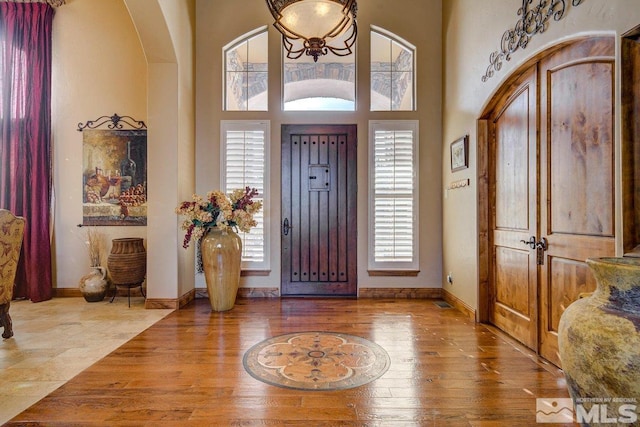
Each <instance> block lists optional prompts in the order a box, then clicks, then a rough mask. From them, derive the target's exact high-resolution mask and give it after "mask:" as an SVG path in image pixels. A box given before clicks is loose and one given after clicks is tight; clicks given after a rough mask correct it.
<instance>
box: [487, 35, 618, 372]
mask: <svg viewBox="0 0 640 427" xmlns="http://www.w3.org/2000/svg"><path fill="white" fill-rule="evenodd" d="M614 76H615V72H614V40H613V38H590V39H586V40H581V41H576V42H574V43H571V44H569V45H566V46H564V47H562V48H560V49H556V50H554V52H553V53H551V54H549V55H548V56H546V57H543V58H542V59H540V60H539V62H537V63H536V64H534V65H532V66H530V67H529V68H528V69H526V70H525V71H524V72H523V73H522V74H521V75H520V76H519V78H518V79H517V80H515V81H513V82H511V83H509V84H508V86H506V87H504V88H503V89H502V91H501V92H499V94H498V95H497V96H496V98H495V103H494V105H493V108H492V111H491V112H490V114H489V115H488V117H487V121H486V123H487V127H488V140H489V150H488V160H489V165H488V184H489V191H488V198H489V206H490V212H489V215H488V219H489V227H488V230H489V233H488V239H489V251H490V255H489V288H490V291H489V298H490V304H489V320H490V322H491V323H492V324H494V325H495V326H497V327H499V328H500V329H502V330H503V331H505V332H506V333H508V334H509V335H511V336H512V337H514V338H516V339H517V340H519V341H520V342H522V343H524V344H525V345H527V346H528V347H530V348H531V349H533V350H535V351H537V352H538V353H539V354H540V355H541V356H543V357H544V358H546V359H547V360H549V361H551V362H553V363H555V364H557V365H560V360H559V356H558V342H557V328H558V322H559V320H560V316H561V315H562V313H563V311H564V310H565V309H566V307H567V306H568V305H569V304H571V303H572V302H573V301H575V300H576V299H577V298H578V297H579V294H580V293H582V292H589V291H592V290H594V289H595V279H594V278H593V277H592V275H591V273H590V271H589V269H588V267H587V265H586V264H585V260H586V259H587V258H591V257H599V256H612V255H614V253H615V246H614V245H615V241H614V240H615V215H614V195H615V179H614V171H615V168H614V154H615V150H614V109H613V107H614V99H615V98H614Z"/></svg>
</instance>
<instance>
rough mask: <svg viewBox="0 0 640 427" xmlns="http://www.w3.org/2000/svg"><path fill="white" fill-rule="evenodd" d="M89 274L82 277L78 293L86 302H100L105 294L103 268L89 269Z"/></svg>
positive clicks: (104, 271)
mask: <svg viewBox="0 0 640 427" xmlns="http://www.w3.org/2000/svg"><path fill="white" fill-rule="evenodd" d="M91 270H92V271H91V273H89V274H87V275H86V276H82V278H81V279H80V283H79V288H80V292H82V296H83V297H84V299H85V300H86V301H87V302H99V301H102V300H103V299H104V297H105V295H106V294H107V281H106V280H105V276H106V275H107V272H106V270H105V269H104V267H91Z"/></svg>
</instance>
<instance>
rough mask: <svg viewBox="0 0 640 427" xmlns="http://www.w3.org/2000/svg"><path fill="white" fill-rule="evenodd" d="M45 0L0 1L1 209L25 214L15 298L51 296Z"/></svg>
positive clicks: (48, 11) (48, 20) (48, 16)
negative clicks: (28, 0) (26, 1)
mask: <svg viewBox="0 0 640 427" xmlns="http://www.w3.org/2000/svg"><path fill="white" fill-rule="evenodd" d="M53 15H54V11H53V8H52V7H51V6H49V5H48V4H46V3H38V2H34V3H13V2H0V97H1V99H0V131H1V134H0V138H1V139H0V207H2V208H5V209H9V210H10V211H12V212H13V213H14V214H16V215H20V216H23V217H25V219H26V226H25V235H24V242H23V248H22V251H23V252H22V256H21V257H20V264H19V266H18V274H17V277H16V289H15V291H14V295H13V297H14V298H28V299H30V300H31V301H33V302H38V301H44V300H48V299H51V297H52V294H53V284H52V268H51V243H50V238H49V217H50V207H51V27H52V22H53Z"/></svg>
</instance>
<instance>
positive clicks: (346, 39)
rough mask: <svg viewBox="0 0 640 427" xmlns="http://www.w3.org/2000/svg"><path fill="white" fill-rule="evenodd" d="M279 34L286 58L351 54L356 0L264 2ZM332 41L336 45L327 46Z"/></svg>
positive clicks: (273, 0)
mask: <svg viewBox="0 0 640 427" xmlns="http://www.w3.org/2000/svg"><path fill="white" fill-rule="evenodd" d="M266 2H267V6H268V7H269V11H270V12H271V14H272V15H273V18H274V19H275V22H274V23H273V26H274V27H276V29H277V30H278V31H280V33H282V43H283V45H284V47H285V49H286V50H287V58H289V59H298V58H300V57H301V56H302V55H303V54H306V55H308V56H313V60H314V62H317V61H318V57H319V56H322V55H326V54H328V53H329V52H331V53H333V54H335V55H338V56H347V55H349V54H351V53H353V50H352V49H351V48H352V47H353V45H354V44H355V42H356V36H357V34H358V26H357V24H356V12H357V10H358V6H357V4H356V0H266ZM332 42H335V45H331V44H330V43H332Z"/></svg>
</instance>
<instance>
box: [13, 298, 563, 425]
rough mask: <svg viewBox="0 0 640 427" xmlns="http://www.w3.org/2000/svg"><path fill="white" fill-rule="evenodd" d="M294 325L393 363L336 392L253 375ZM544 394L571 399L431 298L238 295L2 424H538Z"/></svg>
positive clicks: (540, 367)
mask: <svg viewBox="0 0 640 427" xmlns="http://www.w3.org/2000/svg"><path fill="white" fill-rule="evenodd" d="M298 331H333V332H342V333H347V334H352V335H358V336H361V337H363V338H366V339H368V340H371V341H374V342H376V343H377V344H379V345H380V346H382V347H383V348H384V349H386V351H387V352H388V354H389V356H390V358H391V366H390V368H389V370H388V371H387V372H386V373H385V374H384V375H383V376H382V377H381V378H378V379H377V380H375V381H373V382H371V383H369V384H366V385H363V386H360V387H358V388H353V389H347V390H340V391H296V390H291V389H284V388H279V387H275V386H271V385H267V384H264V383H262V382H260V381H258V380H256V379H254V378H253V377H251V376H250V375H249V374H248V373H246V372H245V370H244V368H243V365H242V357H243V355H244V353H245V352H246V351H247V350H248V349H249V348H251V347H252V346H253V345H254V344H256V343H258V342H260V341H262V340H264V339H266V338H269V337H272V336H275V335H281V334H286V333H292V332H298ZM537 397H540V398H549V399H550V398H566V397H568V392H567V388H566V385H565V381H564V377H563V376H562V372H561V371H560V370H558V369H557V368H555V367H554V366H553V365H550V364H548V363H545V362H544V361H543V360H540V359H538V358H537V357H536V356H535V355H533V354H531V353H530V352H529V351H528V350H526V349H525V348H524V347H522V346H520V345H518V344H517V343H514V342H513V341H511V340H510V339H508V338H506V337H504V336H502V335H500V334H499V333H497V332H495V331H494V330H492V329H491V328H489V327H487V326H485V325H479V324H475V323H473V322H472V321H470V320H468V318H466V317H465V316H464V315H463V314H462V313H460V312H458V311H457V310H455V309H453V308H441V307H439V306H437V305H436V304H435V303H434V301H433V300H377V299H359V300H355V299H348V300H347V299H346V300H342V299H239V300H238V301H237V304H236V306H235V308H234V309H233V310H231V311H229V312H225V313H212V312H211V310H210V307H209V304H208V301H207V300H205V299H197V300H196V301H195V302H193V303H191V304H190V305H189V306H187V307H186V308H185V309H182V310H179V311H176V312H173V313H171V314H169V315H168V316H167V317H165V318H164V319H162V320H160V321H159V322H158V323H156V324H154V325H153V326H151V327H150V328H149V329H147V330H145V331H144V332H142V333H141V334H139V335H138V336H136V337H135V338H133V339H132V340H130V341H129V342H127V343H126V344H124V345H123V346H121V347H120V348H118V349H117V350H115V351H113V352H112V353H111V354H109V355H108V356H107V357H105V358H104V359H102V360H100V361H98V362H97V363H95V364H94V365H92V366H90V367H89V368H87V369H86V370H85V371H83V372H82V373H80V374H79V375H77V376H76V377H75V378H73V379H71V380H70V381H69V382H67V383H66V384H65V385H63V386H62V387H60V388H59V389H57V390H55V391H54V392H53V393H51V394H50V395H48V396H47V397H45V398H44V399H43V400H41V401H40V402H38V403H36V404H35V405H33V406H32V407H30V408H29V409H27V410H26V411H24V412H22V413H21V414H19V415H18V416H16V417H15V418H13V419H12V420H11V421H10V422H8V423H7V424H6V425H9V426H12V425H64V426H68V425H82V426H87V425H109V426H119V425H122V426H124V425H127V426H133V425H153V426H165V425H167V426H168V425H171V426H175V425H180V426H182V425H193V426H207V425H213V426H231V425H238V426H251V425H260V426H275V425H280V426H284V425H286V426H291V425H305V426H309V425H311V426H394V427H395V426H453V427H456V426H509V427H512V426H534V425H536V398H537ZM546 425H552V424H546ZM566 425H572V424H571V423H568V424H566Z"/></svg>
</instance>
